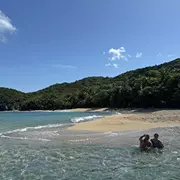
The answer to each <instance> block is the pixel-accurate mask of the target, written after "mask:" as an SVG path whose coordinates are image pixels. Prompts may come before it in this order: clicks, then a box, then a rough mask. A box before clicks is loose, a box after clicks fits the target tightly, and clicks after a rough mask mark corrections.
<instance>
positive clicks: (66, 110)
mask: <svg viewBox="0 0 180 180" xmlns="http://www.w3.org/2000/svg"><path fill="white" fill-rule="evenodd" d="M108 111H109V112H111V111H113V110H111V109H109V108H74V109H59V110H32V111H30V110H29V111H19V110H14V111H0V112H108Z"/></svg>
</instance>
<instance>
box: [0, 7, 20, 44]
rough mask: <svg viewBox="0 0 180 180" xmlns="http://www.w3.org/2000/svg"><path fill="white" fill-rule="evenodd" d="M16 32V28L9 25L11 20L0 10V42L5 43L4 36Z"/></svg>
mask: <svg viewBox="0 0 180 180" xmlns="http://www.w3.org/2000/svg"><path fill="white" fill-rule="evenodd" d="M16 30H17V29H16V27H15V26H13V25H12V23H11V19H10V18H9V17H7V16H6V15H5V14H4V13H3V12H2V11H1V10H0V41H2V42H6V41H7V39H6V34H7V33H13V32H15V31H16Z"/></svg>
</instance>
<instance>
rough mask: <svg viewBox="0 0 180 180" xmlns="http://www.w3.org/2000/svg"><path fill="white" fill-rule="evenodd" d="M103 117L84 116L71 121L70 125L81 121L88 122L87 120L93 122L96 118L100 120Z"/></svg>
mask: <svg viewBox="0 0 180 180" xmlns="http://www.w3.org/2000/svg"><path fill="white" fill-rule="evenodd" d="M101 117H103V116H97V115H92V116H84V117H75V118H72V119H71V122H72V123H78V122H81V121H88V120H93V119H97V118H101Z"/></svg>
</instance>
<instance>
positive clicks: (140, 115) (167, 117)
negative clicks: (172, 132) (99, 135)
mask: <svg viewBox="0 0 180 180" xmlns="http://www.w3.org/2000/svg"><path fill="white" fill-rule="evenodd" d="M171 126H180V110H156V111H144V112H143V111H142V112H132V111H127V112H124V113H122V114H115V115H111V116H105V117H103V118H99V119H96V120H93V121H87V122H81V123H77V124H75V125H74V126H72V127H69V128H68V130H75V131H77V130H78V131H94V132H113V131H129V130H147V129H151V128H158V127H171Z"/></svg>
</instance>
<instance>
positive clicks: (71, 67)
mask: <svg viewBox="0 0 180 180" xmlns="http://www.w3.org/2000/svg"><path fill="white" fill-rule="evenodd" d="M52 67H54V68H62V69H76V68H77V67H76V66H72V65H68V64H54V65H52Z"/></svg>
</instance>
